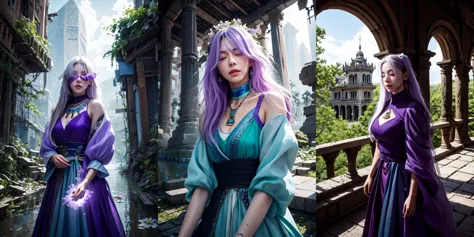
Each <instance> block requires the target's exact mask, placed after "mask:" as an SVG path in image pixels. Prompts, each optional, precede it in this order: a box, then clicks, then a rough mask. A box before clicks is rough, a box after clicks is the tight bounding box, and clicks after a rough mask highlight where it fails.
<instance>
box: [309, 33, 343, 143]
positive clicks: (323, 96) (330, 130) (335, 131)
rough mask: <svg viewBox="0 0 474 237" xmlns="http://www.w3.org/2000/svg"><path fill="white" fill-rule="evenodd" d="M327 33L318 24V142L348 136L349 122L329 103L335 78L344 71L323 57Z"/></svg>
mask: <svg viewBox="0 0 474 237" xmlns="http://www.w3.org/2000/svg"><path fill="white" fill-rule="evenodd" d="M325 35H326V31H325V30H324V29H322V28H320V27H318V26H316V91H315V93H316V105H317V106H316V144H323V143H327V142H332V141H337V140H341V139H344V138H346V136H345V135H344V134H345V133H344V131H345V129H346V128H347V122H346V121H344V120H342V119H338V118H336V113H335V111H334V110H333V109H332V106H331V105H330V104H329V100H330V99H331V88H334V87H335V86H336V79H335V78H336V76H338V75H342V74H343V71H342V70H341V69H340V66H339V65H327V64H326V60H324V59H323V58H321V54H323V53H324V48H322V47H321V46H320V45H321V40H322V39H324V37H325ZM305 94H306V93H305ZM303 96H304V94H303ZM306 98H307V97H306ZM340 132H342V134H341V133H340Z"/></svg>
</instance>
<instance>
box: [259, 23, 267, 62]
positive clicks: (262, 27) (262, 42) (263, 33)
mask: <svg viewBox="0 0 474 237" xmlns="http://www.w3.org/2000/svg"><path fill="white" fill-rule="evenodd" d="M267 30H268V22H263V23H262V24H261V25H260V36H261V37H262V38H261V39H260V45H261V46H262V48H264V49H265V50H264V52H265V54H267V55H268V45H267Z"/></svg>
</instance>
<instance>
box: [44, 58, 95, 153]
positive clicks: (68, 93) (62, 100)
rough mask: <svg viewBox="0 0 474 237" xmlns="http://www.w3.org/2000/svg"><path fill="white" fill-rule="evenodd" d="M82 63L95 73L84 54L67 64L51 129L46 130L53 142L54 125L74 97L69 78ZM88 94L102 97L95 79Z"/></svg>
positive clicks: (87, 71) (89, 87) (50, 124)
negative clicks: (77, 65) (75, 67)
mask: <svg viewBox="0 0 474 237" xmlns="http://www.w3.org/2000/svg"><path fill="white" fill-rule="evenodd" d="M78 63H80V64H82V65H83V66H84V67H85V69H86V73H93V72H94V70H93V68H92V63H91V62H90V61H89V59H87V58H86V57H84V56H76V57H74V58H72V59H71V60H70V61H69V63H68V64H67V66H66V69H65V70H64V73H63V74H62V75H61V77H60V78H61V79H62V84H61V93H60V94H59V101H58V103H57V104H56V106H55V107H54V109H53V113H52V114H51V120H50V122H49V129H48V131H46V132H47V133H48V134H49V137H50V138H51V143H52V144H54V145H56V144H55V142H54V139H52V136H51V133H52V131H53V128H54V125H55V124H56V122H57V121H58V119H59V118H60V117H61V116H62V115H63V113H64V109H65V108H66V106H67V104H68V102H69V101H70V100H71V99H72V90H71V87H70V86H69V82H68V81H69V78H70V77H71V76H72V75H73V74H74V66H75V65H76V64H78ZM86 94H87V96H88V97H89V98H90V99H100V89H99V88H98V86H97V84H96V82H95V80H92V83H91V84H90V85H89V86H88V87H87V89H86Z"/></svg>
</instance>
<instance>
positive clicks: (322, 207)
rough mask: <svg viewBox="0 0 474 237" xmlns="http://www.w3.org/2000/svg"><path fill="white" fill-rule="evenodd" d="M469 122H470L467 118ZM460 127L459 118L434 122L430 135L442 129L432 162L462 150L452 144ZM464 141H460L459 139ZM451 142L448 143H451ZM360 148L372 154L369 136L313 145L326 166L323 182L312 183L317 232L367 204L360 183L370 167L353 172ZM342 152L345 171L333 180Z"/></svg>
mask: <svg viewBox="0 0 474 237" xmlns="http://www.w3.org/2000/svg"><path fill="white" fill-rule="evenodd" d="M468 121H469V122H474V117H470V118H469V120H468ZM462 125H463V121H462V120H461V119H456V120H454V121H452V122H451V123H450V122H438V123H435V124H434V125H433V126H432V130H431V131H432V133H434V132H435V131H436V130H438V129H441V130H442V134H441V136H442V144H441V146H440V147H439V148H436V150H435V153H436V156H435V158H436V160H441V159H443V158H444V157H446V156H448V155H450V154H452V153H454V152H456V151H458V150H461V149H463V147H464V145H465V144H463V143H461V141H454V142H453V140H454V136H450V135H454V130H455V129H460V128H461V127H462ZM461 139H464V138H461ZM451 142H452V143H451ZM364 145H370V146H371V148H372V154H373V153H374V151H375V143H373V142H371V140H370V138H369V136H362V137H356V138H351V139H346V140H342V141H337V142H332V143H327V144H322V145H317V146H316V154H317V155H318V156H319V155H321V156H322V157H323V159H324V161H325V163H326V172H327V179H326V180H324V181H321V180H318V181H317V183H316V200H318V202H317V205H316V224H317V226H318V229H321V230H322V229H324V228H326V227H327V226H328V225H329V224H330V223H334V222H336V221H338V220H340V219H341V218H343V217H344V216H347V215H348V214H349V213H351V212H352V211H354V210H357V209H358V208H361V207H363V206H364V205H365V204H366V203H367V197H366V196H365V194H364V192H363V184H364V180H365V179H366V178H367V175H368V174H369V171H370V166H367V167H365V168H362V169H359V170H357V156H358V154H359V152H360V151H361V149H362V147H363V146H364ZM341 151H343V152H345V153H346V155H347V165H348V170H347V173H346V174H345V175H339V176H337V177H335V170H334V169H335V167H334V164H335V160H336V158H337V156H338V155H339V153H340V152H341Z"/></svg>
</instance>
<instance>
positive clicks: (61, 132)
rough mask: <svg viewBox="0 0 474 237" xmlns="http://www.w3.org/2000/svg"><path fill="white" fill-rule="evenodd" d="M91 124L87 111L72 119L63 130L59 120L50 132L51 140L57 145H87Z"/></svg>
mask: <svg viewBox="0 0 474 237" xmlns="http://www.w3.org/2000/svg"><path fill="white" fill-rule="evenodd" d="M91 124H92V120H91V118H90V117H89V114H88V113H87V110H86V111H83V112H81V113H80V114H79V115H77V116H76V117H74V118H73V119H72V120H71V121H70V122H69V123H68V124H67V125H66V127H65V128H63V125H62V123H61V118H59V119H58V121H57V122H56V124H55V125H54V128H53V131H52V136H53V139H54V141H55V142H56V144H58V145H60V144H64V143H66V142H75V143H81V144H87V142H88V140H89V133H90V130H91Z"/></svg>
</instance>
